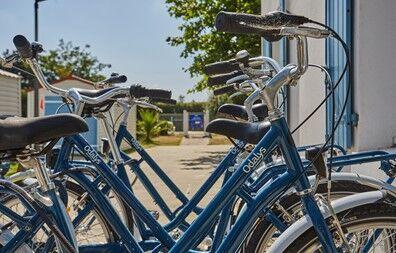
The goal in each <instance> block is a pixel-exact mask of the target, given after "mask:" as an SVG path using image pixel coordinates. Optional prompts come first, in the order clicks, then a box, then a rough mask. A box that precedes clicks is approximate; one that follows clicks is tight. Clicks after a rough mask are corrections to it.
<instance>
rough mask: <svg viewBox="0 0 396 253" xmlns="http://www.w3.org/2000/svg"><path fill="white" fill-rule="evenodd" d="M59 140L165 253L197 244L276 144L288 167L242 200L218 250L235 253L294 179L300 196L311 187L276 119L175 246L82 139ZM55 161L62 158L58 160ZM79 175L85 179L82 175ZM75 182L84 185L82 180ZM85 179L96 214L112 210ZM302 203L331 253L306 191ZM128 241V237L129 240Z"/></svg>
mask: <svg viewBox="0 0 396 253" xmlns="http://www.w3.org/2000/svg"><path fill="white" fill-rule="evenodd" d="M64 141H65V142H69V144H70V145H73V146H75V147H76V148H77V149H78V150H79V151H80V152H81V154H82V155H84V156H85V158H86V159H88V160H89V161H91V162H92V164H93V165H94V166H95V167H96V169H97V172H98V174H99V175H100V176H101V177H102V179H103V180H104V181H105V182H106V183H107V184H108V185H109V186H111V187H112V189H113V191H114V192H115V193H116V194H117V195H118V196H119V197H120V198H121V199H122V200H123V201H125V203H127V204H128V206H129V207H130V208H131V209H132V210H134V213H135V214H136V216H137V217H138V218H139V219H141V220H142V221H143V222H144V223H145V224H146V225H147V227H148V228H149V229H150V230H151V232H152V233H153V235H155V237H156V238H157V239H158V240H159V241H160V242H161V244H162V245H161V246H158V247H166V248H169V249H170V252H187V251H188V250H189V249H191V248H195V247H196V246H197V244H198V243H199V242H200V241H201V240H202V239H203V237H204V236H205V235H206V233H207V232H208V231H209V230H210V229H211V226H212V225H213V224H214V223H215V221H216V219H217V217H218V215H219V213H220V212H221V211H222V210H223V207H224V206H226V205H227V203H229V201H231V200H232V198H233V197H234V196H237V195H242V194H241V187H242V185H243V184H244V182H245V181H246V180H247V179H248V178H249V177H250V175H251V174H252V172H253V171H254V169H256V168H257V167H258V166H259V164H260V163H261V162H262V161H263V160H264V159H265V158H266V157H267V156H268V155H269V152H267V151H269V150H271V149H272V148H273V147H275V146H278V147H280V148H281V150H282V152H283V154H284V157H285V161H286V165H288V168H289V169H288V170H287V171H286V172H284V173H283V174H279V175H278V176H277V177H276V178H275V179H274V180H273V181H272V182H270V183H268V184H266V185H265V186H264V187H263V188H261V189H260V190H259V191H258V192H257V195H256V196H254V197H250V199H247V198H246V196H245V198H243V199H245V200H248V205H247V208H246V209H245V210H244V211H243V213H242V214H241V215H240V217H239V218H238V220H237V221H236V223H235V224H234V226H233V228H232V229H231V231H230V233H229V234H228V235H227V237H226V239H225V240H223V242H222V243H221V244H220V246H219V249H218V252H233V251H235V250H236V249H237V248H238V247H239V245H240V244H241V243H242V241H243V239H244V238H245V237H246V236H247V233H248V232H249V228H250V225H251V224H252V223H253V222H254V221H255V220H256V219H257V218H258V217H259V215H261V214H262V211H265V210H267V209H268V207H270V205H271V204H272V203H271V202H272V201H273V200H276V199H277V198H278V197H280V196H281V195H282V193H283V191H284V190H286V188H288V187H290V186H291V185H292V184H293V183H294V181H296V184H297V185H296V188H297V190H298V191H300V192H304V191H305V190H308V189H310V184H309V182H308V179H307V176H306V175H305V173H304V168H303V165H302V162H301V160H300V157H299V155H298V152H297V149H296V147H295V145H294V142H293V139H292V137H291V135H290V132H289V129H288V126H287V123H286V121H285V119H284V118H283V117H281V118H279V119H277V120H274V121H273V122H272V124H271V128H270V130H269V131H268V133H267V134H266V135H265V137H264V138H263V139H262V140H261V141H260V142H259V143H258V144H257V145H256V147H255V149H254V150H253V151H252V152H251V153H250V154H249V156H248V157H247V158H246V159H245V160H244V162H243V163H242V164H241V165H240V166H239V168H238V169H237V170H236V171H235V172H234V173H233V175H232V176H231V177H230V178H229V180H227V182H226V183H225V185H224V186H223V187H222V188H221V189H220V191H219V192H218V193H217V194H216V196H215V197H214V199H213V200H212V201H211V202H210V203H209V204H208V206H207V207H206V208H205V209H204V210H203V211H202V213H201V214H200V215H199V216H198V217H197V218H196V220H195V221H194V222H193V223H192V224H191V226H190V227H189V228H188V229H187V230H186V232H185V233H184V234H183V235H182V237H181V238H180V239H179V240H178V241H177V243H175V241H173V239H172V238H171V237H170V236H169V235H168V233H167V232H166V230H165V229H164V228H163V227H162V226H160V225H159V224H158V222H157V221H156V220H155V219H154V218H153V217H152V216H151V214H150V213H149V212H148V211H147V210H146V209H145V208H144V206H143V205H142V204H141V203H140V202H139V201H138V199H137V198H136V197H135V196H134V194H133V193H132V191H131V190H130V189H128V187H127V186H126V185H125V184H124V183H123V181H122V180H121V179H120V178H118V177H117V175H116V174H115V173H114V172H113V171H112V169H111V168H110V167H109V166H108V165H107V164H106V163H105V162H104V161H103V159H101V158H100V156H99V155H98V154H97V153H96V151H95V150H94V149H93V148H92V147H90V146H89V144H88V143H87V142H86V141H85V140H84V139H83V138H82V137H81V136H79V135H76V136H72V137H66V138H65V140H64ZM61 154H62V152H61ZM59 158H61V156H60V157H59ZM64 158H65V157H63V159H64ZM58 161H59V159H58ZM63 169H67V167H66V168H65V167H63ZM81 177H86V176H85V175H83V174H81ZM79 181H81V182H82V183H84V182H83V180H79ZM86 181H87V182H85V185H83V187H85V186H87V187H88V182H89V184H91V187H90V189H89V191H88V190H87V191H88V192H89V193H90V196H91V198H92V199H93V201H94V202H95V203H96V204H97V205H98V208H99V210H106V209H113V208H112V207H111V205H110V203H106V201H103V200H100V198H101V197H100V196H102V197H103V196H104V195H103V193H102V192H101V191H100V190H99V189H96V188H95V187H92V185H93V184H92V182H91V181H90V180H89V179H87V180H86ZM302 202H303V204H304V206H305V208H306V210H307V213H308V214H309V216H310V217H311V219H312V220H313V221H314V224H315V229H316V231H317V232H318V234H319V238H320V241H321V243H322V244H323V246H324V248H325V249H326V251H327V252H334V251H335V246H334V243H333V241H332V236H331V234H330V232H329V230H328V228H327V225H326V223H325V221H324V219H323V217H322V215H321V213H320V211H319V208H318V206H317V204H316V202H315V200H314V198H313V196H312V195H311V194H310V193H307V194H304V195H302ZM109 205H110V206H109ZM113 211H114V209H113ZM115 214H116V213H115ZM104 215H105V217H106V218H107V219H108V220H109V221H111V224H112V226H113V229H114V230H115V231H116V232H117V233H120V232H121V233H123V232H127V233H128V231H127V229H126V228H125V226H124V225H123V224H120V226H118V224H115V222H113V220H117V219H118V220H119V217H116V216H117V215H112V214H111V212H109V213H104ZM129 235H130V233H129ZM120 237H121V238H122V240H123V242H124V245H125V246H126V247H127V248H128V249H129V250H132V249H133V250H137V251H138V252H139V251H140V252H141V250H142V249H141V248H140V247H138V246H137V245H138V244H137V243H136V241H135V240H134V239H133V238H132V239H133V242H131V241H129V240H126V237H123V236H120ZM127 238H128V239H129V238H131V237H130V236H128V237H127Z"/></svg>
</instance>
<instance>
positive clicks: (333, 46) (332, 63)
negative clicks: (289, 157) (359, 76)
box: [326, 0, 352, 148]
mask: <svg viewBox="0 0 396 253" xmlns="http://www.w3.org/2000/svg"><path fill="white" fill-rule="evenodd" d="M351 12H352V0H337V1H334V0H326V24H327V25H328V26H330V27H331V28H333V29H334V30H335V31H336V32H337V33H338V34H339V35H340V36H341V38H342V39H343V40H344V41H345V42H346V43H347V45H348V46H349V50H350V52H352V51H351V50H352V48H351V46H352V18H351ZM345 62H346V57H345V54H344V51H343V49H342V47H341V45H339V44H338V42H337V41H336V40H334V39H332V38H330V39H327V40H326V65H327V67H328V69H329V72H330V75H331V78H332V79H333V81H334V82H336V81H337V80H338V77H339V76H340V75H341V72H342V70H343V68H344V65H345ZM350 80H351V77H350V76H349V74H348V72H347V73H346V75H345V76H344V78H343V80H342V81H341V83H340V85H339V86H338V88H337V89H336V92H335V101H332V100H331V99H329V100H328V102H327V103H326V134H327V135H328V134H330V131H331V126H332V123H333V122H332V115H333V113H335V119H336V120H337V119H338V117H339V116H340V113H341V110H342V107H343V104H344V101H345V96H346V90H347V84H348V82H349V81H350ZM351 85H352V83H351ZM326 92H328V89H326ZM351 94H352V90H351V91H350V93H349V96H348V102H347V107H346V111H345V113H344V116H343V118H342V120H341V122H340V125H339V126H338V128H337V130H336V133H335V142H336V143H337V144H339V145H341V146H343V147H344V148H349V147H351V144H352V124H351V112H352V104H351ZM333 103H335V111H334V112H333V111H332V104H333ZM334 124H335V122H334Z"/></svg>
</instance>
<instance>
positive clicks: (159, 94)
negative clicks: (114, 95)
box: [129, 85, 172, 99]
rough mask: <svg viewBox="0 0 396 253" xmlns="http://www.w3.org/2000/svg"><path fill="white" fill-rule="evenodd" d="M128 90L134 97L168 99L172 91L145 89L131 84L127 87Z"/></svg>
mask: <svg viewBox="0 0 396 253" xmlns="http://www.w3.org/2000/svg"><path fill="white" fill-rule="evenodd" d="M129 92H130V94H131V96H132V97H135V98H141V97H149V98H162V99H170V98H171V97H172V92H171V91H169V90H162V89H147V88H144V87H142V86H141V85H131V87H130V88H129Z"/></svg>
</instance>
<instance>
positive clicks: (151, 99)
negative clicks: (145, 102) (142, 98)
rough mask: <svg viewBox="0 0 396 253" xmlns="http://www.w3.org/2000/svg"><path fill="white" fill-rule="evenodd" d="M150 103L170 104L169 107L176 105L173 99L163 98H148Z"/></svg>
mask: <svg viewBox="0 0 396 253" xmlns="http://www.w3.org/2000/svg"><path fill="white" fill-rule="evenodd" d="M150 101H151V102H153V103H163V104H170V105H175V104H176V103H177V101H176V100H174V99H171V98H169V99H164V98H150Z"/></svg>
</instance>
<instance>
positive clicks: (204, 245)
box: [198, 236, 213, 251]
mask: <svg viewBox="0 0 396 253" xmlns="http://www.w3.org/2000/svg"><path fill="white" fill-rule="evenodd" d="M212 244H213V240H212V238H210V237H208V236H207V237H205V239H203V240H202V242H201V243H200V244H199V245H198V248H199V249H200V250H204V251H208V250H210V248H211V247H212Z"/></svg>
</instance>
